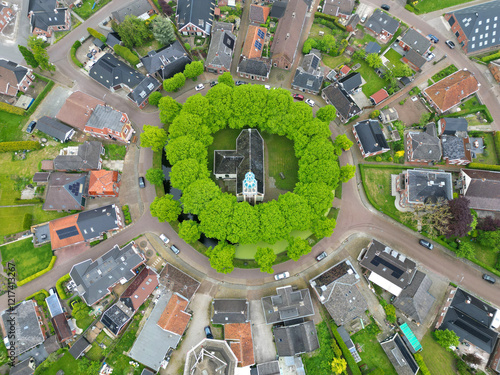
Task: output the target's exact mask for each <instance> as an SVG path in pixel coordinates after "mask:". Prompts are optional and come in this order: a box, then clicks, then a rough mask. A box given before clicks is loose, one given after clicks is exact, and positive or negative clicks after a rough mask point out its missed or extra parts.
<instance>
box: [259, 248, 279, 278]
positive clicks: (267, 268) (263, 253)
mask: <svg viewBox="0 0 500 375" xmlns="http://www.w3.org/2000/svg"><path fill="white" fill-rule="evenodd" d="M254 259H255V261H256V262H257V264H258V265H259V267H260V271H261V272H267V273H273V272H274V270H273V264H274V262H275V260H276V254H275V253H274V251H273V249H271V248H270V247H258V248H257V253H256V254H255V257H254Z"/></svg>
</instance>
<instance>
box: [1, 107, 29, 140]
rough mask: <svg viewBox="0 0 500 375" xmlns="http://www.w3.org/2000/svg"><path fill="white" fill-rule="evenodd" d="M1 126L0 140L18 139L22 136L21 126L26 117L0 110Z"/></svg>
mask: <svg viewBox="0 0 500 375" xmlns="http://www.w3.org/2000/svg"><path fill="white" fill-rule="evenodd" d="M0 117H1V119H2V126H1V127H0V142H11V141H19V140H22V138H23V131H22V127H23V126H24V124H25V123H26V121H27V120H28V117H25V116H19V115H14V114H12V113H7V112H0Z"/></svg>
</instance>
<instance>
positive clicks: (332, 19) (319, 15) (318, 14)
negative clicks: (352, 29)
mask: <svg viewBox="0 0 500 375" xmlns="http://www.w3.org/2000/svg"><path fill="white" fill-rule="evenodd" d="M314 18H322V19H324V20H327V21H330V22H333V23H334V24H335V26H337V27H338V28H339V29H341V30H344V31H346V27H345V26H344V25H342V24H341V23H340V22H339V19H338V18H337V17H334V16H330V15H328V14H324V13H321V12H316V13H314Z"/></svg>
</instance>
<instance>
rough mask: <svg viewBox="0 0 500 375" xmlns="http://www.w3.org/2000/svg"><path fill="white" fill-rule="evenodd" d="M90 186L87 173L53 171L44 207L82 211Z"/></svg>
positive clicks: (44, 208)
mask: <svg viewBox="0 0 500 375" xmlns="http://www.w3.org/2000/svg"><path fill="white" fill-rule="evenodd" d="M88 188H89V185H88V175H87V173H64V172H52V173H51V174H50V177H49V181H48V186H47V193H46V195H45V202H44V203H43V207H42V208H43V210H45V211H68V212H69V211H73V210H75V211H81V210H83V209H84V207H85V203H86V200H87V191H88Z"/></svg>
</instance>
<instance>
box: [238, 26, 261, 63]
mask: <svg viewBox="0 0 500 375" xmlns="http://www.w3.org/2000/svg"><path fill="white" fill-rule="evenodd" d="M258 30H262V32H263V33H264V36H265V35H266V34H267V29H266V28H265V27H259V26H254V25H250V26H248V32H247V37H246V38H245V44H243V51H242V52H241V54H242V55H243V56H245V57H246V58H247V59H253V58H256V57H261V56H262V49H260V50H259V49H257V48H255V41H256V40H257V41H259V43H260V44H262V46H264V39H262V38H260V37H259V35H258V34H257V31H258Z"/></svg>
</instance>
